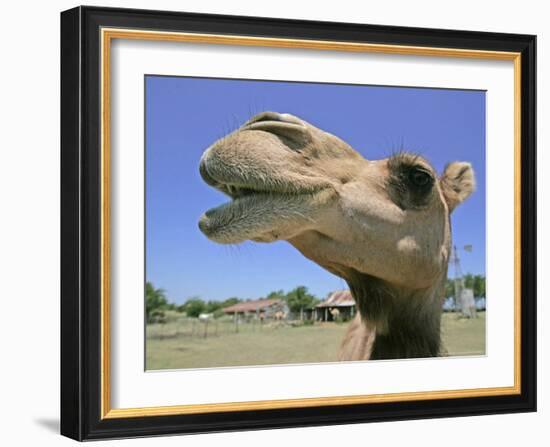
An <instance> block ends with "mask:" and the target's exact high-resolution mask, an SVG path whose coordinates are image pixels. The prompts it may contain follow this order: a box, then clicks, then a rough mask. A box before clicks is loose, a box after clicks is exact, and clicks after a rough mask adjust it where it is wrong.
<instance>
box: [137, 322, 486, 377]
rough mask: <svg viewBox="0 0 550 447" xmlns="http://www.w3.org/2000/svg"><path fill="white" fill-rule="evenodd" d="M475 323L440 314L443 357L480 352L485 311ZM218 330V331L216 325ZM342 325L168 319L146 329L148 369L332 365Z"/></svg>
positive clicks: (483, 351)
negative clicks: (300, 364) (296, 324)
mask: <svg viewBox="0 0 550 447" xmlns="http://www.w3.org/2000/svg"><path fill="white" fill-rule="evenodd" d="M478 316H479V318H477V319H462V318H458V317H457V316H456V315H455V314H444V315H443V324H442V338H443V343H444V347H445V349H446V351H447V355H479V354H484V353H485V313H483V312H482V313H479V314H478ZM216 326H217V327H216ZM346 328H347V323H342V324H336V323H323V324H315V325H313V326H299V327H293V326H291V325H277V324H275V323H267V324H264V325H259V324H242V325H240V326H239V332H238V333H236V328H235V325H234V324H233V323H232V322H230V321H218V322H217V324H216V323H209V325H208V328H207V333H206V338H205V337H204V335H205V331H204V329H205V326H204V323H200V322H198V321H194V322H193V321H192V320H188V319H180V320H175V321H174V320H172V321H170V322H168V323H167V324H164V325H150V326H148V327H147V346H146V353H147V369H150V370H151V369H179V368H207V367H221V366H245V365H273V364H284V363H317V362H333V361H336V354H337V352H338V348H339V346H340V341H341V340H342V337H343V336H344V333H345V331H346Z"/></svg>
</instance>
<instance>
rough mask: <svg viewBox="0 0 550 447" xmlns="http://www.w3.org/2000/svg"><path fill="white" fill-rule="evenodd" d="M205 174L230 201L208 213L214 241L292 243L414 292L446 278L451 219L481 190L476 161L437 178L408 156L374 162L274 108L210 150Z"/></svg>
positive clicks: (204, 227) (206, 225) (336, 266)
mask: <svg viewBox="0 0 550 447" xmlns="http://www.w3.org/2000/svg"><path fill="white" fill-rule="evenodd" d="M200 173H201V176H202V178H203V179H204V181H205V182H206V183H208V184H209V185H211V186H212V187H214V188H216V189H218V190H220V191H222V192H223V193H225V194H226V195H228V196H229V197H230V199H231V200H230V201H229V202H228V203H226V204H224V205H221V206H219V207H217V208H214V209H211V210H209V211H207V212H206V213H205V214H204V215H203V216H201V218H200V221H199V227H200V229H201V231H202V232H203V233H204V234H205V235H206V236H207V237H208V238H209V239H211V240H213V241H215V242H218V243H221V244H236V243H239V242H242V241H245V240H252V241H257V242H272V241H277V240H286V241H288V242H289V243H291V244H292V245H293V246H294V247H296V248H297V249H298V250H299V251H300V252H301V253H302V254H303V255H304V256H306V257H307V258H309V259H311V260H313V261H314V262H316V263H317V264H319V265H321V266H322V267H324V268H325V269H327V270H329V271H330V272H332V273H335V274H337V275H338V276H341V277H343V278H344V279H346V280H348V282H351V283H353V278H354V277H356V276H357V275H363V276H365V275H366V276H368V277H371V278H376V279H379V280H382V281H384V282H385V283H389V284H392V285H394V286H396V287H406V288H410V289H421V288H427V287H430V286H432V285H433V284H434V282H435V281H437V280H439V279H441V278H442V277H445V275H446V271H447V263H448V258H449V254H450V241H451V232H450V222H449V214H450V213H451V212H452V210H453V209H454V208H455V207H456V206H457V205H458V204H459V203H460V202H462V201H463V200H464V199H466V198H467V197H468V196H469V195H470V193H471V192H472V191H473V189H474V187H475V181H474V174H473V170H472V167H471V165H470V164H469V163H465V162H454V163H450V164H449V165H447V167H446V168H445V170H444V172H443V173H442V175H441V176H438V174H437V173H436V172H435V170H434V168H433V167H432V166H431V165H430V164H429V162H428V161H427V160H425V159H424V158H422V157H420V156H417V155H414V154H409V153H406V152H401V153H398V154H394V155H392V156H389V157H388V158H384V159H381V160H368V159H365V158H364V157H363V156H361V155H360V154H359V153H358V152H356V151H355V150H354V149H353V148H352V147H350V146H349V145H348V144H347V143H346V142H344V141H343V140H341V139H340V138H338V137H336V136H334V135H331V134H330V133H328V132H325V131H323V130H321V129H318V128H316V127H315V126H313V125H311V124H309V123H307V122H305V121H304V120H302V119H300V118H297V117H295V116H292V115H289V114H280V113H274V112H264V113H260V114H259V115H256V116H254V117H253V118H251V119H250V120H249V121H247V122H246V123H245V124H244V125H243V126H242V127H240V128H239V129H237V130H235V131H234V132H232V133H230V134H229V135H227V136H225V137H223V138H222V139H220V140H219V141H217V142H215V143H214V144H213V145H212V146H210V147H209V148H208V149H207V150H206V152H205V153H204V154H203V156H202V159H201V162H200Z"/></svg>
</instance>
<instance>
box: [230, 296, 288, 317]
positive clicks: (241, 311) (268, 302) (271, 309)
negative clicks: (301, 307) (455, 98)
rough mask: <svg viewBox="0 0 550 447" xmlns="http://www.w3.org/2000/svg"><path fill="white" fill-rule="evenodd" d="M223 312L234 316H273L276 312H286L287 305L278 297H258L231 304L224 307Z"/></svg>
mask: <svg viewBox="0 0 550 447" xmlns="http://www.w3.org/2000/svg"><path fill="white" fill-rule="evenodd" d="M223 312H224V313H225V314H226V315H233V316H234V317H235V318H237V317H244V318H253V317H257V318H275V314H276V313H277V312H282V313H283V314H286V313H287V312H288V307H287V305H286V303H285V302H284V301H283V300H280V299H259V300H251V301H243V302H242V303H237V304H233V305H232V306H229V307H225V308H224V309H223Z"/></svg>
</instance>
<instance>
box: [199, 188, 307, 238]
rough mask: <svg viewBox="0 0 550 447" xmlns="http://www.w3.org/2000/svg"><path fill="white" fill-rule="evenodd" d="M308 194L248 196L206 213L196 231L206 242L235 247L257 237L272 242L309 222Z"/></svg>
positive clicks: (261, 194) (260, 194) (255, 194)
mask: <svg viewBox="0 0 550 447" xmlns="http://www.w3.org/2000/svg"><path fill="white" fill-rule="evenodd" d="M311 197H312V194H311V193H305V194H282V193H273V192H271V193H251V194H247V195H245V196H242V197H238V198H235V199H233V200H231V201H230V202H227V203H225V204H223V205H220V206H218V207H216V208H212V209H210V210H208V211H206V212H205V213H204V214H203V215H202V216H201V218H200V220H199V229H200V230H201V231H202V233H204V235H205V236H206V237H208V238H209V239H211V240H213V241H215V242H218V243H222V244H236V243H240V242H243V241H245V240H251V239H255V238H258V237H261V238H267V239H272V240H274V239H276V238H277V237H278V235H280V234H281V232H282V231H285V230H286V229H288V228H290V227H291V226H292V227H293V226H296V225H301V226H303V225H306V224H307V223H308V222H309V223H310V222H311V221H312V216H311V215H310V214H312V213H313V210H312V209H309V207H308V206H307V204H308V202H309V200H311Z"/></svg>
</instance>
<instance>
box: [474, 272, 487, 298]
mask: <svg viewBox="0 0 550 447" xmlns="http://www.w3.org/2000/svg"><path fill="white" fill-rule="evenodd" d="M473 289H474V296H482V297H485V276H482V275H475V276H474V284H473Z"/></svg>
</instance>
